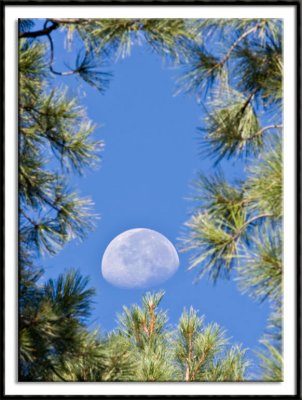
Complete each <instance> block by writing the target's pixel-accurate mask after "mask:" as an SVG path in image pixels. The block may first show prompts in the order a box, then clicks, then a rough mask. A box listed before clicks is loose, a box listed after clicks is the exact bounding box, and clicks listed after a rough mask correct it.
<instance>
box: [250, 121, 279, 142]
mask: <svg viewBox="0 0 302 400" xmlns="http://www.w3.org/2000/svg"><path fill="white" fill-rule="evenodd" d="M282 128H283V125H268V126H265V127H264V128H262V129H260V130H259V131H258V132H256V133H255V134H254V135H252V136H250V137H249V138H247V140H252V139H254V138H255V137H257V136H261V135H262V133H263V132H265V131H267V130H268V129H282Z"/></svg>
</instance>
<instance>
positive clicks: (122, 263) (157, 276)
mask: <svg viewBox="0 0 302 400" xmlns="http://www.w3.org/2000/svg"><path fill="white" fill-rule="evenodd" d="M178 266H179V258H178V254H177V251H176V250H175V247H174V246H173V244H172V243H171V242H170V241H169V240H168V239H167V238H166V237H165V236H163V235H162V234H160V233H158V232H156V231H153V230H151V229H146V228H138V229H130V230H128V231H125V232H123V233H121V234H120V235H118V236H116V237H115V238H114V239H113V240H112V241H111V242H110V243H109V245H108V247H107V248H106V250H105V253H104V255H103V259H102V274H103V277H104V279H106V281H108V282H109V283H111V284H112V285H114V286H118V287H121V288H128V289H132V288H146V287H149V286H153V285H157V284H159V283H162V282H165V281H166V280H168V279H169V278H171V276H172V275H173V274H174V273H175V272H176V270H177V268H178Z"/></svg>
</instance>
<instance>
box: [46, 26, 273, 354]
mask: <svg viewBox="0 0 302 400" xmlns="http://www.w3.org/2000/svg"><path fill="white" fill-rule="evenodd" d="M54 39H55V42H54V43H55V48H56V50H55V56H56V59H57V60H59V62H58V63H57V66H59V67H62V61H67V62H71V60H72V59H73V58H74V54H73V53H67V52H66V50H63V49H62V47H61V45H60V42H62V39H63V38H62V36H61V35H60V34H57V33H55V34H54ZM107 69H108V70H110V71H111V72H112V73H113V79H112V80H111V83H110V87H109V89H108V90H107V91H106V93H105V94H104V95H102V94H100V93H99V92H97V91H96V90H94V89H92V88H91V87H89V86H88V85H86V84H85V83H84V82H82V81H79V80H76V79H75V78H73V77H70V78H64V79H61V78H58V79H57V78H56V81H55V82H56V84H57V83H59V82H60V83H64V84H66V85H68V87H69V90H70V91H71V93H72V94H76V95H78V96H79V100H80V102H81V103H82V104H83V105H84V106H85V107H86V108H87V113H88V116H89V118H91V119H92V120H93V121H94V122H95V123H96V124H97V125H98V127H97V129H96V131H95V137H96V138H98V139H103V140H104V141H105V151H104V152H103V159H102V162H101V164H100V167H99V168H98V169H97V170H95V171H88V172H87V173H86V175H85V176H84V177H80V178H79V177H72V178H71V182H72V185H73V186H74V187H75V188H78V190H79V191H80V193H81V195H83V196H89V197H91V198H92V199H93V201H94V203H95V211H96V212H97V213H98V214H99V215H100V217H101V218H100V219H99V220H98V221H97V228H96V230H95V231H94V232H92V233H90V234H89V235H88V237H87V238H86V239H85V241H84V242H82V243H80V244H79V243H75V242H71V243H70V244H68V245H67V246H66V247H65V248H64V249H63V250H62V251H61V252H60V253H59V254H58V255H57V256H55V257H52V258H45V259H44V260H43V262H42V265H43V267H44V268H45V277H46V278H48V277H56V276H57V275H58V274H59V273H61V272H63V271H66V270H68V269H69V268H77V269H79V270H80V271H81V273H82V274H83V275H85V276H89V277H90V283H91V285H92V286H94V287H95V288H96V297H95V304H94V310H93V315H92V326H96V325H98V326H100V327H101V331H102V332H105V331H109V330H111V329H113V328H115V327H116V314H117V313H119V312H121V311H122V306H123V305H128V306H129V305H131V304H133V303H140V299H141V296H142V294H143V293H144V292H145V291H146V290H138V289H132V290H129V289H128V290H127V289H119V288H115V287H113V286H111V285H110V284H109V283H107V282H106V281H105V280H104V279H103V278H102V275H101V258H102V255H103V253H104V251H105V249H106V247H107V245H108V244H109V242H110V241H111V240H112V239H113V238H114V237H115V236H117V235H118V234H120V233H121V232H123V231H125V230H127V229H131V228H137V227H145V228H150V229H154V230H156V231H158V232H160V233H162V234H163V235H165V236H166V237H167V238H168V239H169V240H170V241H171V242H172V243H173V244H174V245H175V246H176V247H177V248H179V244H180V242H179V241H178V238H179V237H180V236H181V232H182V229H183V224H184V222H185V221H186V220H187V219H188V217H189V215H190V211H191V210H192V206H193V204H192V202H190V201H189V200H188V198H189V197H190V195H192V190H191V189H190V184H191V182H192V180H193V179H194V177H196V174H197V173H198V172H202V173H203V174H212V173H213V172H215V167H214V166H213V161H212V160H209V159H207V158H201V157H200V155H199V145H198V131H197V127H200V126H202V124H203V117H204V115H203V112H202V108H201V106H200V105H198V104H197V102H196V99H195V98H194V96H189V95H178V96H173V93H174V92H175V78H176V77H177V74H178V73H177V71H176V70H175V69H172V68H171V67H170V68H169V67H165V66H164V63H163V62H162V60H161V58H160V57H159V56H157V55H155V54H152V53H151V52H150V50H149V49H147V48H146V47H144V46H142V47H134V48H133V49H132V54H131V56H130V57H128V58H126V59H123V60H119V61H118V62H117V63H114V64H112V65H110V66H109V67H108V68H107ZM79 86H81V87H80V88H79ZM79 89H80V90H79ZM82 90H84V91H85V95H83V93H82ZM221 166H222V169H223V172H224V174H225V176H226V177H227V178H228V179H230V180H232V179H234V178H242V177H244V163H243V162H239V161H238V162H233V161H230V162H225V161H224V162H223V163H222V164H221ZM179 257H180V267H179V270H178V272H177V273H176V274H175V275H174V276H173V277H172V278H171V279H170V280H169V281H168V282H166V283H164V284H161V285H160V286H157V287H154V288H152V289H151V290H157V289H158V290H159V289H164V290H165V292H166V295H165V297H164V300H163V302H162V308H163V309H167V310H168V316H169V323H170V324H172V325H176V324H177V321H178V319H179V317H180V315H181V313H182V311H183V308H184V307H187V308H189V307H190V306H193V307H194V308H196V309H198V310H199V311H200V314H201V315H203V314H204V315H205V316H206V322H212V321H213V322H217V323H218V324H220V325H221V326H223V327H224V328H225V329H226V331H227V336H228V337H231V338H232V342H233V343H242V344H243V346H244V347H248V348H250V349H256V348H257V347H258V346H259V344H258V340H259V339H260V338H261V336H262V334H263V333H264V329H265V326H266V319H267V316H268V304H267V303H263V304H259V303H256V302H254V301H252V300H251V299H250V298H248V297H247V296H246V295H241V294H240V293H239V291H238V289H237V287H236V284H235V283H234V281H233V280H229V281H228V280H225V281H222V280H220V281H218V283H217V284H216V285H215V286H214V285H213V284H212V283H211V282H210V281H209V280H208V279H207V277H205V278H203V279H202V280H201V281H200V282H199V283H197V284H194V283H193V281H194V278H195V277H196V272H195V271H192V272H188V271H187V267H188V265H189V254H186V253H179ZM249 355H250V356H252V354H251V353H250V354H249Z"/></svg>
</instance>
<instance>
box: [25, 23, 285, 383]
mask: <svg viewBox="0 0 302 400" xmlns="http://www.w3.org/2000/svg"><path fill="white" fill-rule="evenodd" d="M57 29H60V30H61V32H63V33H65V35H66V39H67V40H66V42H67V46H68V47H69V48H71V47H72V46H73V45H74V42H73V38H74V37H76V39H77V40H76V41H75V43H81V46H79V47H81V50H79V51H78V52H77V56H76V58H75V67H74V68H73V69H70V70H68V71H65V72H60V71H56V69H55V67H54V60H55V50H56V48H55V45H54V42H53V40H52V32H53V31H54V30H57ZM209 38H211V41H209ZM19 39H20V40H19V78H20V79H19V268H20V278H21V280H20V283H19V288H20V296H19V315H20V327H19V360H20V363H19V378H20V380H23V381H177V380H179V381H183V380H184V381H241V380H244V379H246V378H247V373H246V369H247V367H248V361H247V360H246V355H245V352H246V351H245V350H243V349H241V347H240V346H233V347H230V345H229V344H228V340H227V339H226V338H225V333H224V331H223V330H222V329H221V328H220V327H219V326H218V325H216V324H209V325H207V326H204V324H203V319H202V318H200V317H199V316H198V315H197V312H196V311H194V310H193V309H190V311H189V312H188V311H186V310H184V312H183V315H182V316H181V318H180V321H179V326H178V328H177V329H174V328H172V327H170V326H168V325H167V314H166V312H164V311H162V310H160V309H159V305H160V302H161V300H162V298H163V295H164V293H163V292H158V293H154V294H151V293H147V294H146V295H145V296H144V297H143V304H142V306H138V305H133V306H131V307H130V308H127V307H124V312H123V314H122V315H121V316H120V317H119V326H118V330H117V331H116V332H112V333H111V334H109V335H105V336H102V335H101V334H100V333H99V332H98V331H97V330H96V331H93V332H91V331H90V330H89V328H88V317H89V314H90V310H91V297H92V295H93V290H92V289H87V279H85V278H83V277H81V276H80V275H79V274H78V273H77V272H75V271H70V272H67V273H66V274H65V275H60V276H59V277H58V279H57V280H49V281H47V282H46V283H44V284H42V283H40V281H41V278H42V274H43V272H42V271H40V270H39V269H38V268H36V267H35V263H36V261H37V259H38V258H39V257H40V256H41V255H43V254H46V255H54V254H56V253H57V252H58V251H60V250H61V249H62V248H63V246H64V245H65V244H66V243H67V242H68V241H70V240H71V239H80V240H82V239H83V238H84V237H85V235H86V234H87V233H88V232H89V230H91V229H92V228H93V226H94V223H95V219H96V216H95V215H94V213H93V211H92V201H91V200H89V199H85V198H80V197H79V196H78V194H77V193H76V192H75V191H74V190H72V189H71V188H70V187H69V184H68V174H70V173H77V174H80V175H81V174H83V173H84V172H85V170H86V169H87V168H91V167H95V165H96V164H97V163H98V161H99V158H100V157H99V156H100V154H99V153H100V151H102V150H103V148H104V143H103V142H102V141H100V140H95V139H93V138H92V135H93V132H94V131H95V126H94V124H93V123H92V122H91V121H90V120H89V118H88V116H87V114H86V111H85V109H84V108H83V107H82V106H81V105H80V104H79V103H78V101H77V99H75V98H74V96H71V95H70V93H69V92H68V90H67V89H66V88H64V87H62V86H58V85H57V84H56V80H55V77H56V76H57V75H58V76H66V79H68V78H67V77H68V76H69V75H74V76H75V77H77V78H80V79H82V80H83V81H84V82H86V83H87V84H89V85H90V86H92V87H94V88H96V89H97V90H98V91H99V92H101V93H103V92H104V91H105V89H106V88H107V87H108V84H109V80H110V78H111V74H110V73H109V72H106V71H105V70H104V68H105V66H106V65H107V64H106V62H107V61H111V60H112V58H113V57H114V58H119V57H121V58H123V57H125V56H127V55H129V54H130V51H131V47H132V46H133V44H140V43H147V44H148V45H149V46H150V48H151V49H152V50H153V51H155V52H156V53H158V54H160V55H161V56H163V57H164V58H165V59H168V60H169V61H172V62H174V64H178V65H179V66H180V67H181V68H182V70H183V75H182V77H181V78H180V79H179V82H178V84H179V86H180V89H179V91H181V90H183V91H185V92H194V93H195V94H197V98H198V101H199V102H201V101H202V99H206V100H207V103H206V104H205V109H206V112H207V116H206V119H205V121H204V122H205V123H204V128H202V129H200V137H201V145H202V150H203V152H206V155H210V156H212V157H213V158H214V159H215V160H216V163H219V162H220V161H222V160H223V159H225V158H227V159H236V158H239V157H241V158H243V159H244V161H245V162H247V163H248V162H249V163H250V165H251V166H249V165H248V166H247V168H246V172H247V177H246V180H245V181H244V182H238V183H236V184H233V183H230V182H228V181H227V180H226V179H225V178H224V177H223V175H222V174H221V173H219V174H217V175H215V176H212V177H209V176H207V177H204V176H202V175H200V176H199V178H198V180H197V182H196V188H197V194H196V196H195V200H196V201H197V203H198V204H197V207H196V209H195V210H194V213H193V215H192V217H191V218H190V220H189V221H188V222H187V224H186V227H187V228H186V229H187V230H186V235H185V238H184V248H185V250H188V251H192V254H193V256H192V259H191V264H190V267H189V268H190V269H199V277H201V276H202V275H204V274H205V273H208V274H209V276H210V277H211V279H212V280H213V281H214V282H215V281H216V280H217V279H219V278H220V277H222V276H227V277H230V276H232V271H233V270H234V269H236V273H237V279H238V283H239V288H240V289H241V290H242V291H243V292H247V293H249V294H250V295H251V296H252V297H254V298H256V299H258V300H260V301H263V300H264V299H265V298H268V299H269V300H270V301H271V304H272V307H273V312H272V315H271V318H270V321H269V323H270V327H269V331H270V333H269V334H267V335H265V336H264V337H263V340H262V343H263V349H262V350H261V351H260V355H259V357H260V359H261V362H262V370H263V374H262V376H258V377H256V378H257V379H264V380H269V381H278V380H282V345H281V342H282V312H281V310H282V274H283V267H282V213H283V210H282V190H283V189H282V185H283V182H282V145H281V142H282V140H281V137H280V135H279V133H280V131H281V130H282V124H281V122H282V108H281V106H282V69H283V60H282V23H281V21H280V20H275V19H202V20H200V19H191V20H185V19H49V20H46V21H45V24H44V28H43V29H41V30H38V31H35V30H34V21H33V20H29V19H27V20H20V21H19ZM209 43H210V44H209ZM268 121H269V124H268ZM271 136H276V140H275V141H273V140H271V139H270V137H271ZM247 157H248V158H247ZM63 175H64V176H65V177H64V178H63ZM251 238H252V239H251Z"/></svg>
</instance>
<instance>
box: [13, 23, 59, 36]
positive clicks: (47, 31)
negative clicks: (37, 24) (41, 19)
mask: <svg viewBox="0 0 302 400" xmlns="http://www.w3.org/2000/svg"><path fill="white" fill-rule="evenodd" d="M58 27H59V24H58V23H56V22H53V24H52V25H51V26H49V27H48V28H47V27H45V26H44V28H43V29H41V30H39V31H33V32H21V33H20V34H19V38H20V39H21V38H36V37H39V36H47V35H49V34H50V33H51V32H52V31H53V30H55V29H57V28H58Z"/></svg>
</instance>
